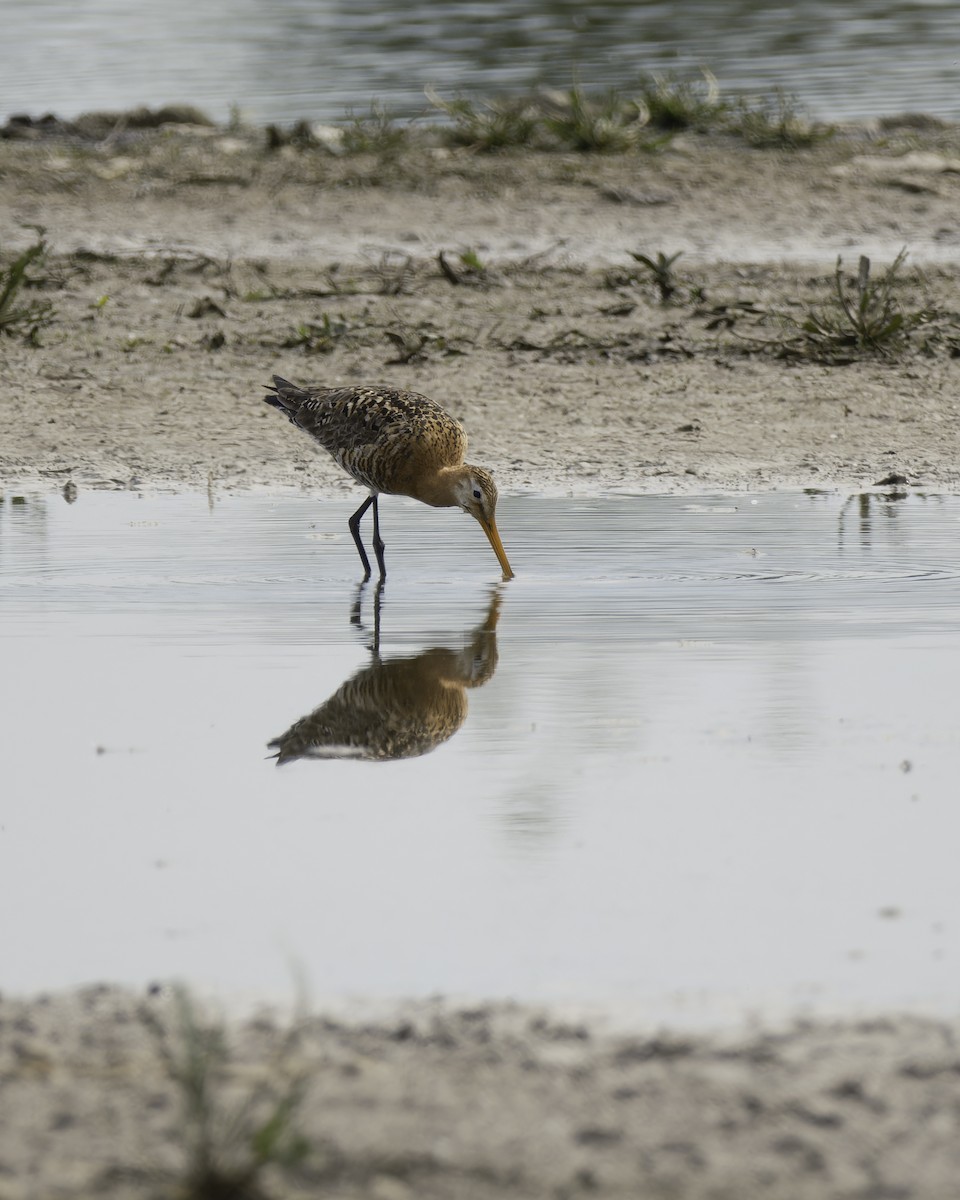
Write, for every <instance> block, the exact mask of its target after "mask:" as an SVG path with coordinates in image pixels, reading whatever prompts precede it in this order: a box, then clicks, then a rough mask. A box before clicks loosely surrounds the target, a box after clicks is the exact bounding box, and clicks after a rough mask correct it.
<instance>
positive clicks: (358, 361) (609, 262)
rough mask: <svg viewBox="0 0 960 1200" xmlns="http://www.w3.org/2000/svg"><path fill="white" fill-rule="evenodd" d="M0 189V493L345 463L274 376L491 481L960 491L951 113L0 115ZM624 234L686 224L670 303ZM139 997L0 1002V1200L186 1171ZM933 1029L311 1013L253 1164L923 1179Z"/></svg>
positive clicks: (140, 1193) (938, 1179)
mask: <svg viewBox="0 0 960 1200" xmlns="http://www.w3.org/2000/svg"><path fill="white" fill-rule="evenodd" d="M0 212H2V213H3V223H2V226H0V238H2V241H0V251H2V260H0V265H5V264H6V262H8V261H9V258H10V256H11V255H12V254H13V253H14V252H16V251H17V250H22V249H23V248H25V247H26V246H29V245H30V244H32V243H33V242H35V240H36V238H37V236H38V235H37V232H36V230H35V229H34V228H30V226H37V225H39V226H42V227H43V228H44V230H45V233H44V235H43V236H44V238H45V239H46V243H47V247H48V250H47V254H46V257H45V259H44V260H43V261H42V263H41V262H37V263H36V264H34V266H33V267H32V273H33V276H34V282H35V284H36V286H34V287H31V288H29V289H28V290H26V291H24V293H23V295H24V297H26V298H27V299H28V300H39V301H49V302H50V303H51V305H52V306H53V314H52V320H51V321H50V323H49V324H47V325H46V326H44V327H43V328H39V329H38V330H37V332H36V335H35V336H34V337H33V338H32V339H29V338H25V337H24V336H23V334H24V332H26V331H24V330H22V329H21V330H19V331H14V332H12V333H11V336H6V337H5V336H2V335H0V385H2V386H0V407H2V414H3V422H2V428H3V435H2V437H0V491H2V492H3V493H5V494H12V493H15V492H17V491H29V490H35V491H44V490H51V491H52V490H62V489H63V488H64V487H65V486H66V485H67V484H68V483H72V484H73V485H74V486H75V487H76V489H77V492H78V497H79V500H80V502H82V497H83V493H84V491H85V490H86V489H90V488H147V489H151V488H164V489H178V490H179V489H186V488H197V487H204V488H205V487H207V486H209V485H210V484H211V483H212V484H213V485H214V486H216V487H217V488H223V489H240V488H258V489H277V488H291V487H294V488H302V489H309V490H310V491H311V492H312V493H315V494H317V495H318V496H323V495H325V494H327V495H329V494H334V493H336V492H339V491H341V490H349V489H351V487H352V485H351V484H350V483H349V482H348V481H347V480H345V479H344V478H343V477H342V476H341V474H340V473H339V472H338V470H337V468H336V467H335V466H334V465H333V464H332V463H331V462H330V461H329V460H328V459H326V457H325V456H323V455H322V454H321V453H320V452H317V451H314V449H313V448H312V446H311V445H310V444H309V443H308V442H307V440H306V439H305V438H303V437H302V436H298V434H297V432H296V431H295V430H293V429H292V427H291V426H290V425H289V424H288V423H287V422H285V421H283V420H281V419H279V417H278V415H277V414H276V412H274V411H271V410H270V409H269V408H267V407H266V406H265V405H263V404H262V403H260V396H261V394H262V390H261V385H262V384H263V383H264V382H265V381H266V380H267V379H268V378H269V376H270V375H271V373H273V372H277V373H280V374H283V375H285V376H287V377H289V378H291V379H293V380H295V381H298V382H307V381H310V382H325V383H339V382H353V381H361V380H362V381H388V382H392V383H396V384H399V385H400V386H403V387H407V388H411V389H414V390H418V391H421V392H425V393H427V394H428V395H431V396H434V397H435V398H437V399H439V400H441V401H443V402H444V403H445V404H446V405H447V407H448V408H450V409H451V411H453V412H454V413H455V414H456V415H457V416H458V417H460V418H461V419H462V421H463V422H464V424H465V426H466V427H467V429H468V431H469V434H470V439H471V457H472V458H473V459H474V460H475V461H477V462H480V463H483V464H486V465H488V466H490V467H491V468H492V470H493V471H494V473H495V475H496V478H497V480H498V483H499V485H500V488H501V491H504V492H508V493H523V492H531V493H538V494H581V495H595V494H598V493H601V492H608V491H613V490H616V491H624V492H629V493H636V494H641V493H653V492H664V491H679V490H684V491H729V490H736V491H744V490H764V489H772V488H803V487H815V488H836V489H840V490H843V491H849V492H860V491H863V490H865V489H869V488H871V487H873V486H876V485H881V481H883V480H888V479H890V478H894V479H897V480H899V481H901V482H900V483H898V484H897V486H917V487H923V488H924V489H926V490H930V491H942V492H943V491H949V492H952V491H956V490H957V487H958V482H960V465H958V460H957V451H956V447H957V445H958V440H960V438H958V435H960V387H958V383H960V358H958V354H960V315H958V311H960V296H958V283H960V216H958V214H960V132H958V131H957V130H955V129H952V128H942V129H933V130H931V129H920V128H917V127H916V126H914V125H911V124H909V123H905V124H904V125H903V126H897V125H892V126H890V127H888V128H886V129H883V130H881V129H879V128H874V129H861V130H849V131H841V133H840V134H839V135H838V136H837V137H835V138H833V139H831V140H830V141H827V142H824V143H823V144H821V145H818V146H816V147H814V148H812V149H810V150H806V151H801V152H782V153H781V152H770V151H756V150H750V149H748V148H746V147H744V146H742V145H740V144H737V143H735V142H733V141H731V140H730V139H725V138H723V137H719V136H717V137H706V136H703V137H700V136H696V135H684V136H683V137H679V138H676V139H675V140H674V142H673V143H672V144H671V145H670V146H669V147H668V148H667V149H665V150H664V151H663V152H662V153H660V154H658V155H655V156H638V155H617V156H609V157H608V156H596V155H590V156H584V155H579V156H578V155H567V154H559V153H555V154H546V153H544V154H525V153H522V152H517V151H513V152H509V153H505V154H502V155H487V156H483V155H476V154H472V153H470V152H469V151H467V150H446V149H445V150H439V149H437V148H435V147H434V148H432V149H431V148H424V149H422V150H419V151H417V152H416V153H411V154H409V155H407V156H406V157H402V158H396V157H394V156H391V155H387V156H383V155H379V156H378V155H358V156H343V155H339V154H332V153H329V152H326V151H323V150H322V149H317V148H314V149H312V150H311V151H310V152H304V151H303V150H298V149H297V148H296V147H293V146H286V147H283V148H281V149H279V150H274V151H272V152H271V151H268V150H267V149H266V148H265V145H264V139H263V136H262V134H258V133H255V132H252V131H223V130H216V129H210V128H203V127H176V128H173V127H168V128H166V129H163V130H160V131H156V132H154V133H151V134H150V135H144V136H143V137H141V138H138V139H131V140H117V139H112V140H111V139H109V138H107V139H102V140H100V141H95V142H82V143H81V142H77V141H71V140H69V139H68V140H64V139H56V138H51V139H38V140H36V141H16V140H5V141H4V140H0ZM902 247H906V248H907V250H908V251H909V257H908V259H907V263H906V266H905V267H904V269H903V271H902V275H901V280H900V282H898V284H897V286H896V291H895V298H896V303H897V304H898V305H899V306H900V310H901V311H903V312H906V313H907V314H920V313H923V314H925V315H924V316H923V318H922V319H918V320H917V322H916V327H915V328H914V329H912V330H911V331H910V333H909V336H907V337H906V338H905V339H904V341H903V342H902V344H896V345H894V346H892V347H891V348H890V352H889V353H884V352H883V351H882V350H880V351H877V352H875V353H866V354H864V353H860V352H859V351H858V350H855V349H851V348H850V347H845V346H844V345H842V344H838V345H836V346H834V347H832V350H831V352H830V353H824V352H823V347H822V346H817V345H811V344H810V341H809V339H805V338H804V336H803V332H802V326H803V322H804V321H805V320H806V319H807V318H808V316H809V314H810V312H811V310H814V311H817V312H821V313H822V312H826V313H833V312H834V308H833V307H832V305H833V301H832V299H831V297H832V294H833V293H832V291H831V289H832V288H833V286H834V278H833V272H834V266H835V262H836V258H837V256H838V254H839V255H842V257H843V262H844V267H845V269H846V272H847V275H846V278H847V284H846V286H847V287H852V286H853V284H852V281H851V279H850V275H851V273H852V274H855V273H856V270H857V263H858V259H859V256H860V255H861V254H865V255H868V256H869V257H870V259H871V270H872V272H873V278H877V277H878V276H880V275H882V272H883V270H884V268H886V267H887V266H889V264H890V263H891V262H892V261H893V260H894V258H895V257H896V255H897V253H898V252H899V251H900V249H901V248H902ZM631 251H634V252H637V253H643V254H646V255H648V256H650V257H652V258H654V259H655V258H656V255H657V254H658V253H663V254H665V255H671V254H673V253H675V252H676V251H683V256H682V257H681V258H679V259H678V260H676V262H675V264H674V266H673V268H672V276H671V279H672V283H673V285H674V291H673V293H672V294H671V295H670V296H669V297H668V298H667V302H664V298H663V296H662V294H661V291H660V290H659V289H658V287H657V286H656V283H655V281H654V279H653V277H652V274H651V272H650V271H649V270H648V269H646V268H644V267H643V266H642V264H640V263H638V262H637V260H636V259H634V258H633V257H632V256H631ZM441 252H443V255H444V263H445V264H446V265H445V266H444V264H441V262H440V260H439V258H438V256H439V254H440V253H441ZM903 480H905V481H906V483H903V482H902V481H903ZM882 486H890V485H882ZM166 1003H168V997H166V998H165V995H164V994H163V993H161V994H160V995H159V996H153V997H140V996H134V995H132V994H130V993H126V992H121V991H114V990H111V989H109V988H106V989H80V990H77V991H76V992H74V993H71V994H68V995H58V996H53V997H31V998H15V997H6V996H5V997H3V998H2V1000H0V1106H2V1120H0V1200H33V1198H34V1197H77V1198H80V1197H89V1196H98V1197H117V1198H121V1197H122V1198H128V1197H129V1198H131V1200H132V1198H134V1197H136V1198H138V1200H140V1198H144V1197H153V1196H158V1197H159V1196H171V1195H176V1194H183V1193H178V1191H177V1188H178V1186H179V1183H178V1181H180V1182H182V1180H183V1178H184V1173H185V1170H186V1166H185V1162H186V1160H185V1157H184V1155H185V1149H184V1147H185V1140H188V1139H185V1135H184V1132H183V1128H182V1124H181V1121H180V1118H179V1116H178V1092H177V1088H176V1086H175V1085H174V1084H173V1083H172V1082H171V1080H170V1078H169V1073H168V1071H167V1069H166V1068H165V1066H164V1063H163V1061H162V1057H161V1056H160V1055H159V1054H158V1052H157V1048H156V1045H155V1043H154V1041H153V1040H152V1038H151V1035H150V1032H149V1030H148V1028H147V1027H146V1026H145V1025H144V1021H143V1015H142V1006H143V1005H144V1004H147V1005H154V1006H157V1007H158V1009H159V1010H163V1006H164V1004H166ZM958 1036H960V1025H958V1024H957V1023H956V1022H955V1021H953V1020H950V1021H948V1020H941V1019H930V1020H924V1019H920V1018H916V1017H906V1016H902V1015H898V1014H895V1013H891V1014H888V1015H886V1016H884V1017H883V1018H880V1019H871V1020H869V1021H854V1020H850V1021H846V1022H839V1023H831V1022H827V1021H818V1022H810V1023H799V1024H795V1025H790V1026H789V1027H785V1028H780V1029H775V1030H767V1029H746V1028H741V1029H737V1030H731V1031H729V1033H727V1034H725V1035H723V1036H719V1035H711V1036H688V1035H686V1034H685V1035H683V1036H682V1037H681V1036H680V1035H678V1034H676V1033H671V1031H670V1030H669V1029H667V1030H650V1031H649V1032H648V1033H646V1034H643V1035H641V1034H631V1035H630V1036H626V1035H623V1034H613V1033H609V1032H605V1031H604V1030H603V1029H602V1028H601V1027H599V1026H598V1027H593V1026H591V1025H588V1024H581V1023H569V1022H565V1021H563V1020H561V1019H560V1018H559V1017H558V1016H556V1014H551V1013H549V1012H540V1011H533V1010H530V1009H525V1008H521V1007H517V1008H513V1007H508V1006H499V1005H488V1004H482V1003H479V1004H477V1005H476V1006H473V1007H471V1008H468V1009H463V1008H460V1007H458V1006H456V1005H453V1004H446V1003H443V1002H440V1001H438V1002H421V1003H418V1004H413V1005H398V1008H397V1011H396V1014H395V1016H394V1017H391V1018H390V1019H384V1020H377V1021H356V1022H347V1021H340V1020H332V1019H329V1020H325V1019H323V1018H320V1017H313V1018H310V1019H309V1020H308V1021H307V1022H306V1025H305V1027H304V1029H303V1031H302V1038H301V1040H300V1042H299V1043H298V1055H299V1058H298V1061H299V1062H300V1063H301V1065H302V1066H303V1067H304V1069H305V1071H306V1074H307V1077H308V1086H307V1090H306V1095H305V1100H304V1108H303V1112H302V1123H303V1127H304V1131H305V1134H306V1136H307V1139H308V1142H309V1144H310V1147H311V1149H310V1152H309V1154H308V1155H307V1157H306V1158H305V1159H304V1161H303V1162H302V1163H301V1164H300V1165H299V1167H298V1168H297V1170H296V1171H291V1172H286V1173H280V1172H279V1171H278V1170H277V1169H275V1168H271V1169H270V1170H268V1171H267V1173H266V1175H265V1176H264V1178H263V1179H262V1180H261V1186H262V1189H263V1192H264V1193H265V1194H267V1195H271V1196H277V1197H297V1196H317V1195H330V1196H342V1197H345V1198H346V1197H351V1198H352V1197H361V1196H363V1197H378V1198H380V1200H403V1198H404V1197H408V1196H409V1197H414V1196H416V1197H437V1198H438V1200H439V1198H440V1197H448V1196H457V1197H458V1198H459V1197H464V1198H466V1200H473V1198H476V1200H486V1198H488V1197H489V1198H493V1197H508V1196H509V1197H517V1198H526V1197H530V1198H533V1197H538V1198H539V1197H574V1196H579V1195H581V1194H582V1195H588V1194H593V1195H599V1196H611V1197H614V1196H623V1197H637V1196H643V1197H656V1198H659V1197H663V1198H664V1200H666V1198H668V1197H669V1198H680V1197H682V1198H684V1200H688V1198H689V1200H695V1198H700V1197H702V1198H703V1200H707V1198H708V1197H709V1198H710V1200H727V1198H729V1200H745V1198H750V1197H757V1198H758V1200H759V1198H760V1197H763V1198H764V1200H770V1198H772V1200H777V1198H781V1197H782V1198H784V1200H786V1198H787V1197H789V1198H790V1200H802V1198H804V1197H810V1198H811V1200H813V1198H816V1200H824V1198H837V1200H840V1198H843V1200H854V1198H856V1200H913V1198H916V1200H941V1198H942V1200H953V1197H955V1196H956V1194H957V1183H956V1180H957V1177H958V1174H960V1149H958V1147H960V1138H958V1136H957V1134H958V1129H957V1123H958V1118H957V1105H956V1081H957V1076H958V1072H960V1056H958V1053H957V1050H956V1046H957V1038H958ZM231 1037H232V1040H233V1042H234V1051H233V1054H234V1057H233V1060H232V1062H233V1065H232V1067H231V1069H230V1071H229V1072H228V1089H227V1090H228V1092H230V1089H231V1088H232V1089H233V1090H234V1092H236V1091H237V1090H238V1089H239V1090H240V1091H241V1092H242V1091H243V1089H244V1088H245V1087H248V1088H249V1087H255V1086H256V1084H257V1081H258V1080H263V1079H270V1078H273V1075H272V1074H271V1072H272V1071H273V1069H274V1067H275V1060H276V1052H277V1047H278V1044H279V1042H280V1041H281V1040H282V1039H281V1035H280V1032H279V1026H278V1021H277V1019H276V1018H275V1017H273V1016H263V1017H262V1018H258V1019H257V1020H255V1021H254V1022H253V1023H251V1024H243V1023H241V1022H232V1023H231ZM231 1094H232V1093H231ZM197 1194H199V1193H197ZM210 1194H211V1195H212V1194H213V1193H210ZM223 1194H226V1193H223ZM236 1194H237V1195H244V1196H253V1195H256V1194H259V1193H257V1192H256V1191H254V1190H248V1191H246V1192H243V1193H236Z"/></svg>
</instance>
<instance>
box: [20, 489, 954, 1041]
mask: <svg viewBox="0 0 960 1200" xmlns="http://www.w3.org/2000/svg"><path fill="white" fill-rule="evenodd" d="M353 507H354V504H351V503H349V502H348V501H346V500H339V501H329V500H328V501H322V502H320V501H317V500H315V499H311V498H307V497H302V496H287V497H281V498H277V497H270V498H267V497H258V496H251V495H243V496H229V495H228V496H225V497H224V498H222V499H215V500H213V501H211V502H210V503H208V499H207V498H206V497H203V496H195V495H186V496H144V497H140V496H136V495H133V494H129V493H119V494H118V493H96V492H93V493H81V495H80V497H79V499H78V500H77V502H76V503H75V504H73V505H68V504H66V503H64V501H63V500H62V499H60V498H59V497H33V496H26V497H14V496H11V495H10V494H9V493H8V494H7V496H6V498H5V500H4V501H3V503H2V504H0V654H2V661H3V663H4V668H5V669H4V679H5V687H4V688H3V689H2V691H0V729H2V730H3V738H2V754H3V765H2V778H3V780H4V786H3V789H2V793H3V794H2V798H0V910H2V911H3V912H4V914H5V917H4V920H3V922H2V924H0V962H2V963H3V972H2V976H0V987H2V988H3V989H4V990H11V991H20V990H29V989H36V988H50V987H59V986H65V985H70V984H75V983H79V982H84V981H90V980H95V979H109V980H114V981H125V982H130V983H133V984H143V983H146V982H148V981H150V980H153V979H165V978H169V977H171V976H179V977H181V978H185V979H188V980H190V981H192V982H193V983H195V984H197V985H199V986H209V987H212V988H214V989H216V990H217V991H219V992H220V993H221V994H231V993H232V994H242V995H248V996H249V995H271V996H280V995H284V994H286V993H288V992H289V990H290V987H291V980H292V977H293V965H295V966H296V967H297V968H299V969H302V971H303V972H304V973H305V975H306V977H307V978H308V980H309V981H310V984H311V988H312V990H313V992H314V994H315V995H317V996H320V997H325V996H331V995H343V994H348V993H362V994H366V995H369V996H374V997H376V996H390V995H396V994H415V995H420V994H428V993H432V992H435V991H443V992H445V993H448V994H449V993H452V994H460V995H463V994H467V995H484V996H488V995H502V996H515V997H519V998H523V999H544V998H553V999H563V1000H572V1001H582V1002H588V1003H589V1002H599V1003H603V1004H606V1005H613V1006H617V1005H621V1006H623V1007H624V1008H625V1009H626V1008H629V1010H630V1011H631V1012H632V1013H634V1014H635V1015H641V1016H647V1017H650V1018H651V1019H660V1018H666V1019H669V1020H671V1021H673V1022H674V1023H677V1022H681V1023H682V1022H689V1023H693V1024H701V1023H711V1022H715V1021H718V1020H722V1019H725V1018H727V1017H729V1016H733V1015H738V1014H742V1013H745V1012H760V1013H782V1012H784V1011H788V1010H793V1009H797V1008H802V1009H804V1010H807V1011H849V1010H851V1009H861V1008H871V1007H877V1006H881V1005H903V1006H913V1007H915V1008H917V1009H920V1010H926V1011H936V1012H954V1011H955V1010H956V1008H957V994H958V993H957V984H958V982H960V976H958V968H957V962H958V954H960V926H958V924H957V922H956V920H955V919H954V918H955V912H956V903H957V901H956V847H957V844H958V836H960V808H958V805H957V788H956V780H957V778H958V774H960V724H958V702H957V698H956V697H957V690H956V679H957V678H958V676H960V577H958V570H957V560H958V554H957V540H958V533H960V499H958V498H955V497H935V496H931V497H920V496H911V497H909V498H906V497H896V496H881V495H868V496H860V497H856V496H855V497H844V496H839V495H835V494H809V495H807V494H789V495H788V494H770V495H762V496H755V497H749V496H745V497H711V496H706V497H694V498H691V497H663V496H635V497H630V496H621V497H615V498H608V499H602V500H586V501H585V500H557V499H534V498H510V497H508V498H506V499H504V500H503V501H502V502H501V513H500V526H501V531H502V533H503V537H504V542H505V545H506V547H507V551H508V553H509V555H510V558H511V561H512V562H513V565H514V568H515V570H516V572H517V577H516V579H515V580H513V581H512V582H510V583H508V584H497V583H496V579H497V566H496V560H495V559H494V557H493V554H492V553H491V552H490V549H489V547H488V546H487V545H486V542H485V539H484V538H483V536H482V533H481V531H480V530H479V529H478V528H477V527H476V525H475V524H474V523H473V522H472V521H470V520H469V519H467V518H465V517H463V516H462V515H459V514H456V513H453V512H450V511H432V510H427V509H424V508H423V507H422V506H419V505H415V504H413V503H408V502H405V501H402V500H397V499H395V498H389V499H387V500H385V501H384V503H383V506H382V508H383V524H384V536H385V538H386V541H387V556H388V565H389V566H390V569H391V574H390V577H389V580H388V582H387V584H386V586H385V588H384V589H383V592H382V594H381V595H380V596H379V597H378V596H377V594H376V589H375V588H374V587H373V586H368V587H367V588H365V589H363V592H362V594H360V595H359V596H358V593H359V589H358V586H357V566H358V562H357V559H356V554H355V551H354V548H353V546H352V543H351V542H350V539H349V535H348V533H347V531H346V518H347V516H348V515H349V513H350V511H351V510H352V508H353ZM358 598H359V600H360V607H359V611H357V600H358ZM378 607H379V639H380V641H379V655H377V654H376V653H374V652H373V651H372V650H371V646H372V644H373V641H374V638H375V636H376V631H375V615H376V613H375V610H376V609H377V608H378ZM348 681H350V682H348ZM328 701H329V703H327V702H328ZM324 704H327V707H326V708H325V709H324V710H323V711H322V712H321V713H320V714H319V716H317V717H316V718H315V719H314V721H313V722H312V724H308V725H306V726H301V728H300V729H299V731H297V732H296V733H295V735H293V736H292V740H288V742H287V743H286V745H285V750H284V753H285V754H286V753H288V752H289V753H291V754H303V753H306V752H307V751H310V750H311V748H312V752H313V753H314V754H329V753H331V745H332V746H334V747H336V748H339V752H342V751H343V749H344V747H345V746H349V749H350V753H351V754H352V755H354V756H355V755H357V754H359V753H368V754H371V753H372V754H374V755H389V754H391V753H403V754H405V755H407V756H406V757H400V758H394V759H390V758H384V759H383V760H381V761H376V762H370V761H355V760H343V759H333V760H330V759H322V760H316V759H312V758H309V757H299V758H298V757H294V759H293V761H289V762H285V763H284V764H283V765H282V766H278V765H277V763H276V761H275V760H274V759H272V758H271V757H268V756H269V755H271V754H273V753H275V750H271V749H269V748H268V745H267V743H268V742H269V741H271V739H274V738H277V737H278V736H279V735H282V734H284V732H285V731H287V730H289V729H290V728H291V727H292V726H293V725H294V724H295V723H296V722H297V721H298V720H300V718H303V717H305V716H307V715H308V714H311V713H313V712H314V711H315V710H317V709H319V708H320V706H322V705H324ZM371 706H372V707H373V710H374V712H377V713H381V714H382V720H376V719H373V720H371V717H370V712H371ZM351 722H352V724H351ZM384 729H386V730H387V734H384ZM331 731H332V732H331ZM388 735H389V736H388ZM416 752H421V753H419V755H418V756H411V755H414V754H415V753H416Z"/></svg>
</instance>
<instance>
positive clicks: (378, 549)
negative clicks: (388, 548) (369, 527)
mask: <svg viewBox="0 0 960 1200" xmlns="http://www.w3.org/2000/svg"><path fill="white" fill-rule="evenodd" d="M372 499H373V552H374V554H376V556H377V566H378V567H379V568H380V578H381V579H386V577H387V568H386V567H385V566H384V562H383V551H384V549H385V546H384V544H383V538H382V537H381V536H380V506H379V504H377V497H376V496H373V497H372Z"/></svg>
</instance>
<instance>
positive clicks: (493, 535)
mask: <svg viewBox="0 0 960 1200" xmlns="http://www.w3.org/2000/svg"><path fill="white" fill-rule="evenodd" d="M480 524H481V526H482V527H483V532H484V533H485V534H486V535H487V537H488V538H489V539H490V545H491V546H492V547H493V552H494V554H495V555H496V556H497V558H498V559H499V560H500V566H501V567H502V568H503V577H504V579H512V578H513V571H512V570H511V569H510V564H509V562H508V561H507V552H506V551H505V550H504V548H503V542H501V541H500V534H499V533H498V531H497V523H496V521H494V520H491V521H490V522H489V524H488V523H487V522H486V521H481V522H480Z"/></svg>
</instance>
